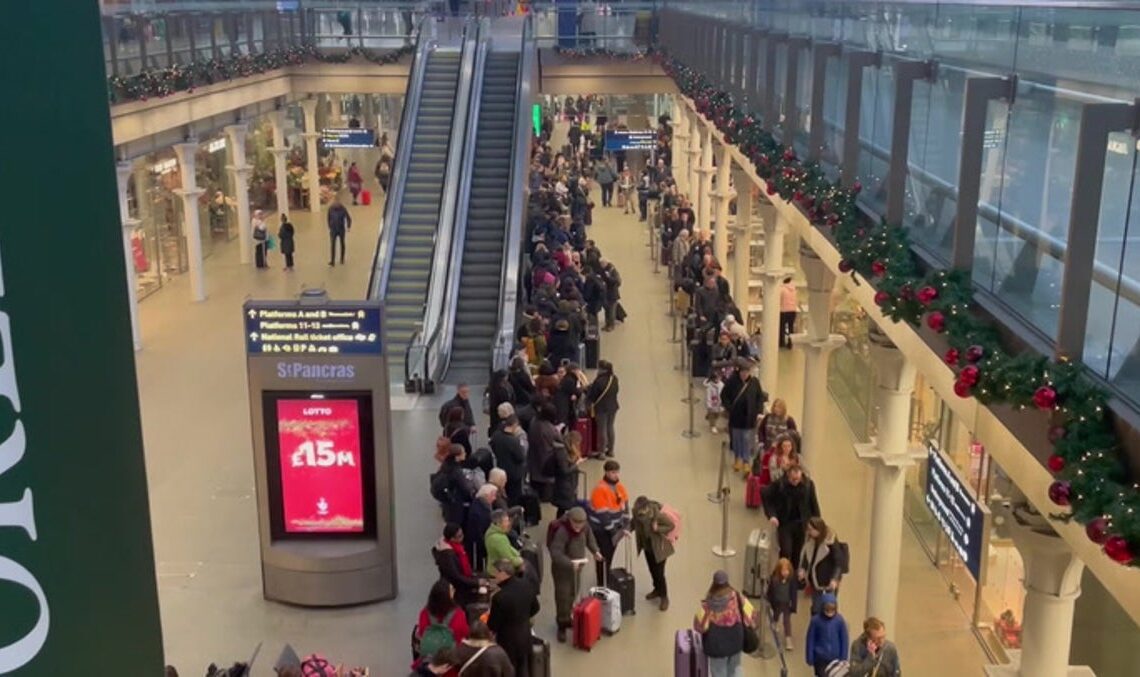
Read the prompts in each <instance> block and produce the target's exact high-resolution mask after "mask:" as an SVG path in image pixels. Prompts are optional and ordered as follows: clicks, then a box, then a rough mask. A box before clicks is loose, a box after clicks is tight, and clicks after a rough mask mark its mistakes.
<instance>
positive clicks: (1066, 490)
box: [1049, 480, 1072, 505]
mask: <svg viewBox="0 0 1140 677" xmlns="http://www.w3.org/2000/svg"><path fill="white" fill-rule="evenodd" d="M1071 492H1072V489H1070V487H1069V483H1068V482H1066V481H1064V480H1057V481H1056V482H1054V483H1052V484H1050V485H1049V500H1050V501H1053V502H1054V503H1056V504H1057V505H1069V503H1070V502H1071V496H1070V493H1071Z"/></svg>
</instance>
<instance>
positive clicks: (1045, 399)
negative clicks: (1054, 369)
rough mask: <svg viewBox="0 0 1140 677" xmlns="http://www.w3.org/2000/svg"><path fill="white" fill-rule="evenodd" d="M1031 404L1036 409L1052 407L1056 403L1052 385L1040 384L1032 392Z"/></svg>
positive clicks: (1055, 394) (1055, 393) (1055, 392)
mask: <svg viewBox="0 0 1140 677" xmlns="http://www.w3.org/2000/svg"><path fill="white" fill-rule="evenodd" d="M1033 404H1036V405H1037V408H1038V409H1052V408H1053V405H1055V404H1057V391H1056V390H1054V389H1053V386H1041V387H1040V388H1038V389H1037V390H1036V391H1034V392H1033Z"/></svg>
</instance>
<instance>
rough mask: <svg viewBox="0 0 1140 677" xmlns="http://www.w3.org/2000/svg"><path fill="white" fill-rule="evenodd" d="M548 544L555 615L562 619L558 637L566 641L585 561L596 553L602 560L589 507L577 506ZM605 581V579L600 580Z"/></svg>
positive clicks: (553, 528)
mask: <svg viewBox="0 0 1140 677" xmlns="http://www.w3.org/2000/svg"><path fill="white" fill-rule="evenodd" d="M549 532H550V535H549V536H548V537H547V545H548V547H549V548H550V577H551V578H552V579H553V580H554V606H555V617H556V619H557V622H558V641H559V642H565V641H566V630H567V628H569V627H570V616H571V613H572V612H573V610H574V600H575V598H576V597H577V595H578V589H579V585H580V584H581V576H582V565H583V564H584V563H585V562H587V561H589V558H590V557H591V556H592V557H593V558H594V559H595V560H596V561H601V560H602V554H601V553H600V552H599V551H598V542H597V540H596V539H595V538H594V532H593V531H591V530H590V528H589V524H588V520H587V517H586V511H585V509H583V508H582V507H581V506H574V507H573V508H570V509H569V510H567V511H566V514H565V515H564V516H563V517H561V518H560V519H558V520H557V521H556V522H554V523H553V524H552V525H551V526H550V528H549ZM598 584H599V585H601V584H602V581H598Z"/></svg>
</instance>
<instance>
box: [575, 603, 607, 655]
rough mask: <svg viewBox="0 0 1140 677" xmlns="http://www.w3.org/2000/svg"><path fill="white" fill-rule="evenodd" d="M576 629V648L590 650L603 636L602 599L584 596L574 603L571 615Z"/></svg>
mask: <svg viewBox="0 0 1140 677" xmlns="http://www.w3.org/2000/svg"><path fill="white" fill-rule="evenodd" d="M570 622H571V624H572V629H573V631H574V648H575V649H582V650H583V651H589V650H590V649H593V648H594V645H595V644H597V643H598V640H599V639H601V638H602V600H600V599H598V598H597V597H594V596H592V595H591V596H589V597H584V598H582V599H581V600H579V601H578V603H577V604H575V605H574V612H573V614H572V615H571V617H570Z"/></svg>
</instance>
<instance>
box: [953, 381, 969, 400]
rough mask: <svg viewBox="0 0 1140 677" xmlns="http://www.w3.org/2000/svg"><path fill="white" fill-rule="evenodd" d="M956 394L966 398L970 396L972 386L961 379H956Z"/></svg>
mask: <svg viewBox="0 0 1140 677" xmlns="http://www.w3.org/2000/svg"><path fill="white" fill-rule="evenodd" d="M954 394H955V395H957V396H958V397H961V398H962V399H965V398H967V397H969V396H970V386H969V385H968V384H966V383H963V382H961V381H955V382H954Z"/></svg>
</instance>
